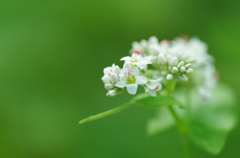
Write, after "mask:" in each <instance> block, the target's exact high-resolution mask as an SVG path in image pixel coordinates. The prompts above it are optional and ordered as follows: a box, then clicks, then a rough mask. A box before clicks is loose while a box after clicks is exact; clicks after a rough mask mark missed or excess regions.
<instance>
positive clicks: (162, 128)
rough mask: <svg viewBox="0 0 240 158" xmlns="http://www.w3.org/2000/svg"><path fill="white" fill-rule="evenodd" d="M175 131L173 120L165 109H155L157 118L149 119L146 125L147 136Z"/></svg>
mask: <svg viewBox="0 0 240 158" xmlns="http://www.w3.org/2000/svg"><path fill="white" fill-rule="evenodd" d="M173 129H175V120H174V119H173V117H172V115H171V114H170V112H169V110H168V109H167V107H161V108H158V109H157V116H156V117H154V118H151V119H149V121H148V123H147V135H148V136H154V135H157V134H161V133H165V132H168V131H171V130H173Z"/></svg>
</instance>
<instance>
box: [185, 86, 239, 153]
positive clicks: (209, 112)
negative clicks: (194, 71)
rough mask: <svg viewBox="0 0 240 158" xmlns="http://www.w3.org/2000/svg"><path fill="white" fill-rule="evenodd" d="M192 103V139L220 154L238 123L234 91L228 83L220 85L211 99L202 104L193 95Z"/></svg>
mask: <svg viewBox="0 0 240 158" xmlns="http://www.w3.org/2000/svg"><path fill="white" fill-rule="evenodd" d="M192 104H193V105H192V106H193V109H192V113H191V126H190V127H191V128H190V129H191V130H190V137H191V140H192V141H193V142H194V143H195V144H196V145H197V146H199V147H201V148H203V149H205V150H206V151H208V152H210V153H212V154H218V153H219V152H220V151H221V150H222V148H223V146H224V144H225V141H226V138H227V135H228V134H229V132H230V131H231V130H232V129H233V128H234V127H235V125H236V123H237V114H236V112H237V110H236V99H235V95H234V93H233V91H232V90H231V88H230V87H228V86H226V85H219V86H218V87H217V88H216V89H215V90H214V92H213V96H212V99H211V100H210V101H208V102H205V103H202V104H200V103H198V102H197V99H196V98H194V97H193V98H192Z"/></svg>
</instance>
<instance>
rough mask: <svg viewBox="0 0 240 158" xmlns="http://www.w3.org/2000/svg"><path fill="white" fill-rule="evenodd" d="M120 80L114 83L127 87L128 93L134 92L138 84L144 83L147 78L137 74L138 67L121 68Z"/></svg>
mask: <svg viewBox="0 0 240 158" xmlns="http://www.w3.org/2000/svg"><path fill="white" fill-rule="evenodd" d="M119 76H120V81H119V82H117V83H116V84H115V86H116V87H119V88H124V87H126V88H127V91H128V93H129V94H132V95H134V94H136V92H137V88H138V85H141V84H146V83H147V81H148V80H147V78H146V77H144V76H141V75H139V68H137V67H133V68H132V69H128V68H123V69H122V70H121V72H120V74H119Z"/></svg>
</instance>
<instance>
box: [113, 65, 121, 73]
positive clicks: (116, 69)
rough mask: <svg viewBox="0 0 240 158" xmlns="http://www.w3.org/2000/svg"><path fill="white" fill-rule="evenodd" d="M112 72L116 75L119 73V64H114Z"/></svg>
mask: <svg viewBox="0 0 240 158" xmlns="http://www.w3.org/2000/svg"><path fill="white" fill-rule="evenodd" d="M113 72H114V73H116V74H117V75H118V74H119V73H120V68H119V66H115V67H114V68H113Z"/></svg>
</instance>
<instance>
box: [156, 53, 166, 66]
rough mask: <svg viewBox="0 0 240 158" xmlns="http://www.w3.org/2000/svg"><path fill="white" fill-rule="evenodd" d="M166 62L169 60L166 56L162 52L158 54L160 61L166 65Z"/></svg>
mask: <svg viewBox="0 0 240 158" xmlns="http://www.w3.org/2000/svg"><path fill="white" fill-rule="evenodd" d="M166 62H167V59H166V57H165V56H164V55H163V54H162V53H161V54H160V55H159V56H158V63H159V64H161V65H164V64H166Z"/></svg>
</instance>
